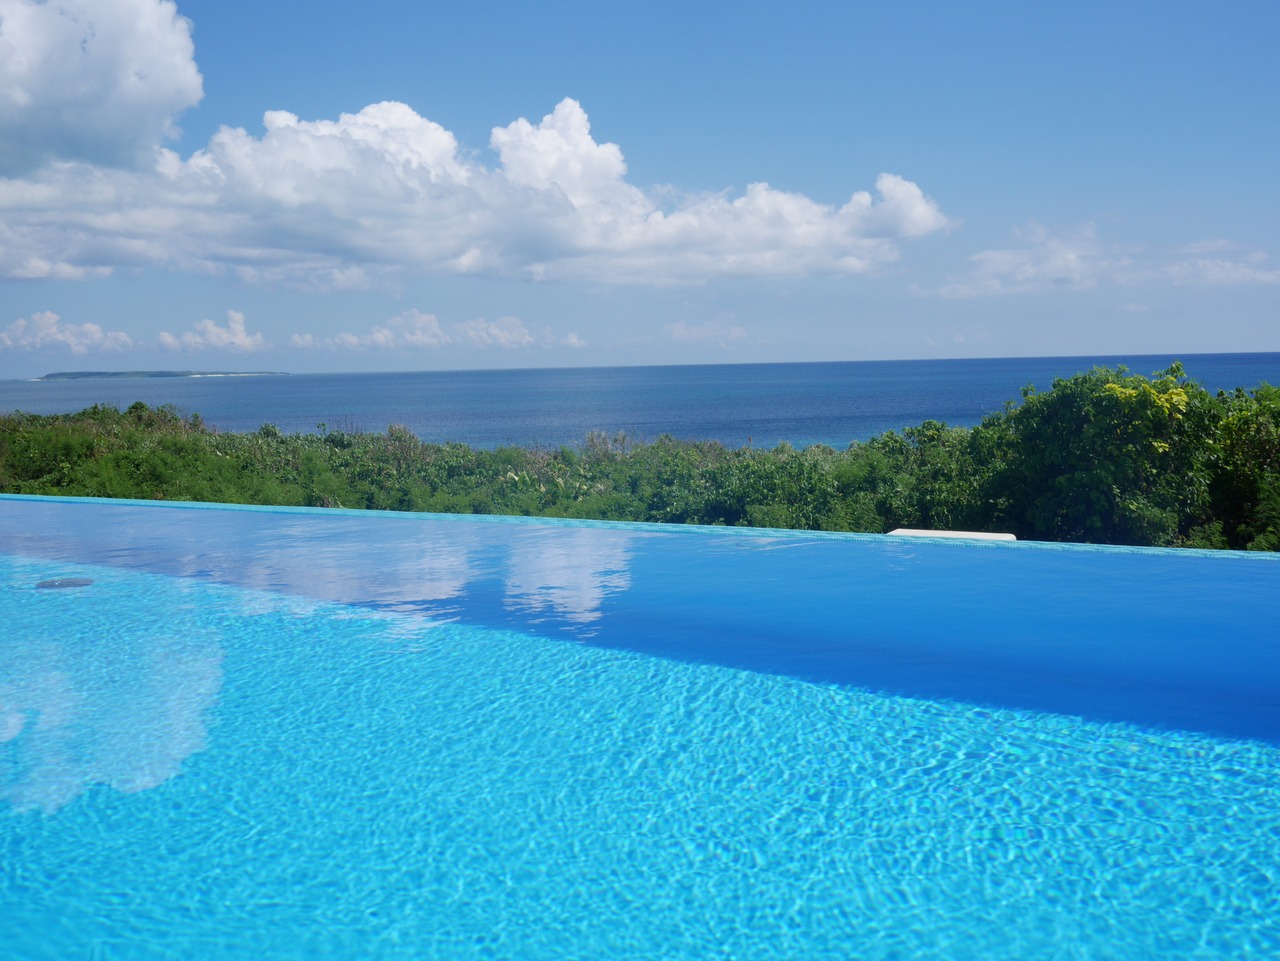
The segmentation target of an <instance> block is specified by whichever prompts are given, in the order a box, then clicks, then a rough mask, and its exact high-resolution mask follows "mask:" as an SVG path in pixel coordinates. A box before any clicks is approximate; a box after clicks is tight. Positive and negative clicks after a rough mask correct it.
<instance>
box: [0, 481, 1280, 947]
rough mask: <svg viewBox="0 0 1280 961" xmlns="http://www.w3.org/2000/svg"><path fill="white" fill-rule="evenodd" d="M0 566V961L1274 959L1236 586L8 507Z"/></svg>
mask: <svg viewBox="0 0 1280 961" xmlns="http://www.w3.org/2000/svg"><path fill="white" fill-rule="evenodd" d="M0 535H2V536H3V538H4V540H3V542H0V547H2V548H3V550H5V551H6V552H7V553H5V554H2V555H0V623H2V624H3V625H4V626H3V640H0V945H3V946H4V947H3V949H2V950H0V953H2V954H3V955H4V956H5V957H6V958H8V957H12V958H15V959H43V958H49V959H54V958H57V959H63V958H93V957H103V958H228V959H235V958H292V957H299V958H303V957H305V958H324V957H330V958H521V959H541V958H653V957H662V958H708V957H725V958H770V959H774V958H852V957H858V958H904V959H905V958H939V959H943V958H945V959H963V958H983V959H989V958H1010V959H1014V958H1017V959H1026V958H1063V959H1074V958H1117V959H1123V958H1134V959H1138V958H1143V959H1147V958H1157V957H1203V958H1232V959H1238V958H1246V957H1259V958H1261V957H1274V956H1277V955H1280V913H1278V912H1277V905H1278V904H1280V746H1278V745H1280V737H1277V736H1276V734H1277V714H1278V713H1280V712H1278V711H1277V706H1276V700H1275V695H1274V693H1269V692H1274V691H1276V690H1277V689H1278V688H1277V684H1276V680H1277V674H1278V673H1280V671H1278V670H1277V659H1276V655H1275V653H1273V648H1274V647H1275V638H1274V637H1273V636H1272V635H1273V633H1274V623H1275V617H1274V615H1275V613H1276V610H1275V607H1276V602H1275V600H1274V598H1275V597H1276V596H1277V594H1276V593H1275V592H1274V591H1275V588H1276V587H1277V586H1278V585H1280V565H1277V564H1276V563H1274V562H1272V561H1270V560H1269V559H1257V558H1244V557H1241V556H1240V555H1222V556H1218V557H1205V556H1203V555H1197V554H1192V553H1189V554H1187V555H1184V556H1174V555H1171V554H1169V553H1166V552H1107V551H1080V550H1056V551H1055V550H1049V549H1037V548H1033V547H1027V546H1021V545H1019V546H1013V547H999V546H964V545H957V544H941V543H934V542H913V543H910V544H907V543H904V542H901V541H890V540H889V539H885V538H821V537H816V538H815V537H803V536H786V535H769V536H759V535H757V536H750V535H739V536H734V535H731V534H724V533H715V532H706V531H703V532H699V531H679V532H664V531H660V530H658V529H655V528H648V527H636V526H623V525H615V526H608V525H598V526H593V525H577V526H575V525H558V524H551V523H524V524H521V523H495V522H487V521H468V520H464V519H425V518H406V517H387V516H385V515H353V514H341V513H332V514H326V513H321V512H305V511H303V512H287V511H274V512H273V511H241V510H211V509H199V510H197V509H173V508H166V507H148V506H139V505H114V504H106V503H96V504H95V503H85V502H75V501H35V500H31V499H21V498H3V499H0ZM77 555H78V557H77ZM1018 571H1021V574H1020V575H1019V577H1014V574H1015V573H1016V572H1018ZM86 581H90V582H91V583H85V582H86ZM1001 582H1003V583H1001ZM1140 582H1143V583H1146V584H1148V587H1147V588H1146V589H1145V591H1142V592H1139V591H1138V590H1137V587H1138V585H1139V583H1140ZM1161 583H1163V584H1164V585H1166V586H1163V587H1162V586H1161ZM41 584H44V585H45V586H43V587H41V586H39V585H41ZM1000 596H1003V597H1005V599H1006V603H1005V604H1004V605H1003V608H1002V609H1000V610H991V609H990V608H991V605H992V602H993V599H994V598H997V597H1000ZM824 598H825V604H826V606H827V609H825V610H818V609H816V608H818V607H819V606H820V605H822V604H823V603H824V600H823V599H824ZM1206 605H1207V606H1208V607H1209V611H1208V612H1207V613H1206V616H1204V617H1202V618H1199V619H1197V617H1196V616H1195V614H1196V612H1197V611H1200V610H1201V609H1202V608H1203V607H1205V606H1206ZM1126 610H1128V611H1130V612H1132V616H1129V617H1125V616H1124V614H1123V612H1124V611H1126ZM646 612H647V613H646ZM770 612H774V613H772V614H771V613H770ZM895 612H896V613H895ZM1175 619H1176V620H1177V621H1179V622H1180V624H1181V632H1180V633H1179V632H1178V630H1177V629H1175V625H1174V624H1173V621H1174V620H1175ZM690 624H692V625H693V626H694V627H693V628H690V627H689V626H688V625H690ZM716 625H720V626H719V627H718V628H717V626H716ZM895 625H897V626H896V627H895ZM717 630H718V631H719V632H720V633H719V634H718V635H716V631H717ZM1001 632H1003V633H1004V634H1006V635H1014V636H1012V637H1011V638H1009V637H1006V638H1005V639H1003V640H1002V639H1000V638H997V637H995V635H996V634H998V633H1001ZM1073 632H1074V633H1073ZM983 633H985V634H986V635H988V640H989V642H990V643H988V644H986V645H981V644H978V645H977V646H978V653H977V654H976V655H975V656H974V657H972V658H969V659H968V660H966V658H965V656H964V655H965V652H966V651H969V652H972V651H973V650H974V646H975V644H977V641H976V640H975V639H976V638H978V637H979V635H980V634H983ZM713 635H716V636H713ZM1073 637H1074V638H1077V641H1076V642H1075V643H1074V644H1073V643H1072V642H1071V639H1072V638H1073ZM957 638H958V640H956V639H957ZM949 639H950V640H949ZM1126 640H1129V641H1131V642H1132V645H1131V649H1132V650H1135V651H1138V652H1139V654H1138V655H1135V656H1133V657H1129V656H1128V655H1126V654H1124V653H1123V645H1124V644H1125V643H1126ZM1001 645H1004V646H1001ZM1037 647H1039V648H1041V649H1040V650H1038V651H1028V649H1035V648H1037ZM1205 649H1209V650H1212V651H1215V652H1216V653H1214V654H1212V655H1211V656H1205V655H1204V654H1203V651H1204V650H1205ZM1020 651H1021V652H1022V653H1021V654H1019V653H1018V652H1020ZM655 652H656V653H655ZM1162 652H1163V656H1162ZM1024 655H1025V656H1024ZM1233 660H1234V661H1243V662H1244V663H1235V664H1233V663H1230V662H1232V661H1233ZM1144 662H1145V663H1144ZM1157 662H1159V663H1157ZM1215 665H1216V666H1215ZM1147 668H1149V675H1150V678H1151V682H1150V684H1149V685H1147V686H1146V688H1145V689H1144V688H1143V685H1142V684H1141V683H1140V682H1139V683H1135V682H1134V680H1133V678H1134V677H1141V676H1142V675H1143V670H1144V669H1147ZM859 670H862V671H865V672H866V676H867V677H869V678H871V679H872V681H874V683H868V684H864V685H860V684H858V683H855V680H856V678H854V677H852V676H850V673H851V672H853V673H856V672H857V671H859ZM1045 675H1048V678H1046V676H1045ZM1108 679H1110V680H1108ZM1126 690H1130V691H1132V697H1129V696H1126V695H1125V693H1124V692H1125V691H1126ZM941 692H947V693H948V694H949V695H958V697H957V696H945V697H944V696H922V693H923V694H938V693H941ZM966 697H967V698H968V700H964V699H961V698H966ZM1055 698H1056V699H1057V700H1055ZM1187 700H1198V701H1199V702H1200V706H1199V708H1197V709H1195V710H1188V709H1186V703H1185V702H1186V701H1187ZM1049 703H1053V704H1055V705H1057V706H1061V707H1064V708H1069V709H1074V710H1075V713H1070V712H1066V713H1061V712H1050V711H1046V710H1042V709H1038V708H1037V707H1036V706H1035V705H1044V704H1049ZM1028 705H1031V706H1028Z"/></svg>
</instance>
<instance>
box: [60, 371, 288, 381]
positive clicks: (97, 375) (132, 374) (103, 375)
mask: <svg viewBox="0 0 1280 961" xmlns="http://www.w3.org/2000/svg"><path fill="white" fill-rule="evenodd" d="M287 376H288V374H286V373H285V372H284V371H279V370H249V371H241V370H63V371H58V372H57V373H54V374H45V375H44V376H43V377H37V378H36V380H104V379H105V380H119V379H121V378H137V377H287Z"/></svg>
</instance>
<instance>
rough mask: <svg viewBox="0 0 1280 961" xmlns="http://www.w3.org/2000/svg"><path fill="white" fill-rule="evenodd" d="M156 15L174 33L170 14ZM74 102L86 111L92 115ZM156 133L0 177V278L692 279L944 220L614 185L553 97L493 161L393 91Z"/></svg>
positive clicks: (824, 259) (803, 266)
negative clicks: (143, 154) (161, 141)
mask: <svg viewBox="0 0 1280 961" xmlns="http://www.w3.org/2000/svg"><path fill="white" fill-rule="evenodd" d="M5 2H13V0H0V3H5ZM133 2H134V3H135V4H136V3H140V2H141V0H133ZM113 3H117V4H123V3H124V0H113ZM21 6H22V8H23V10H24V11H25V10H27V7H28V5H26V4H22V5H21ZM152 7H154V8H155V10H152ZM41 9H43V8H41ZM59 9H61V8H59ZM113 9H114V7H113ZM147 9H148V11H151V12H153V13H155V12H156V11H159V12H160V13H164V12H165V11H166V10H168V7H167V6H166V5H164V4H160V5H156V4H155V3H154V2H153V3H152V4H151V6H149V7H148V8H147ZM168 13H169V14H171V15H172V13H173V11H172V10H168ZM170 19H171V21H172V22H173V24H174V25H175V27H174V28H175V29H176V30H177V32H178V33H179V34H181V37H185V38H186V39H187V40H189V36H188V34H187V33H186V30H187V27H186V23H185V21H182V20H181V19H180V18H178V19H176V20H174V19H173V17H172V16H171V17H170ZM154 32H155V30H154V29H152V30H151V31H150V32H146V36H148V37H152V35H153V34H154ZM135 39H136V38H135ZM152 39H153V42H155V43H158V42H159V41H156V40H155V39H154V37H152ZM193 69H194V68H193ZM195 76H196V77H197V78H198V74H196V75H195ZM177 89H182V87H181V85H180V84H179V85H177ZM196 93H198V91H196V92H195V93H193V92H192V90H191V89H190V88H189V85H188V89H187V92H186V94H184V95H183V96H182V97H176V96H175V97H174V98H173V101H172V103H168V102H166V103H165V104H153V105H152V111H151V114H150V116H151V118H152V120H153V121H154V122H155V123H154V124H153V126H154V125H155V124H159V118H170V119H171V117H172V115H173V112H174V110H176V109H177V108H178V106H180V105H181V104H184V103H188V102H193V97H195V96H196ZM52 96H53V91H52V90H51V89H48V88H47V85H46V88H43V89H41V88H36V89H33V90H32V93H31V95H30V97H29V100H30V106H29V108H27V109H25V110H24V112H23V113H22V114H21V115H20V116H15V117H13V118H11V120H10V130H11V133H12V136H11V137H10V139H11V140H14V141H15V142H17V141H21V140H22V131H23V130H24V129H26V128H28V127H33V126H34V125H35V124H36V122H35V120H34V119H33V118H34V117H35V115H36V113H38V112H39V111H40V109H42V105H43V106H47V105H48V104H47V101H48V100H49V98H50V97H52ZM82 99H85V100H86V105H85V108H84V109H86V110H88V111H97V110H99V109H100V108H101V103H100V102H99V100H95V99H94V98H91V97H88V95H87V94H85V95H84V97H83V98H82ZM167 122H168V121H166V123H167ZM161 132H162V131H161ZM158 136H159V133H157V130H153V129H145V130H143V129H133V130H132V131H129V130H124V131H121V132H119V134H118V137H117V145H120V144H124V143H125V142H126V141H129V142H131V143H132V144H133V145H134V148H136V149H137V150H142V149H144V148H145V149H146V150H150V151H151V153H152V155H153V156H154V157H155V158H156V160H155V162H154V163H153V164H152V165H151V166H150V167H148V168H146V169H126V168H124V167H119V166H116V167H113V166H110V165H109V164H108V163H107V158H106V155H105V153H104V154H103V155H102V156H99V155H98V153H96V152H95V151H94V150H89V149H84V150H66V151H62V152H60V153H59V152H55V151H52V148H51V149H50V150H47V151H44V153H41V154H40V156H41V157H46V158H52V157H55V156H56V157H57V158H59V159H61V160H64V161H68V162H62V163H47V164H44V165H38V166H35V167H30V164H31V163H32V162H34V159H36V155H35V154H32V155H31V156H29V157H27V161H26V166H23V165H18V164H10V166H9V168H8V169H7V170H6V169H3V168H0V223H2V224H4V228H3V230H0V277H5V276H7V277H9V278H19V277H24V276H37V275H39V276H49V277H53V276H61V277H67V278H72V277H79V278H86V279H87V278H90V277H92V276H96V275H101V274H104V273H110V272H112V271H114V270H118V269H121V268H126V267H128V268H136V267H142V266H149V265H163V266H166V267H171V268H176V269H179V270H186V271H195V272H201V273H222V272H228V271H230V272H234V273H235V274H236V275H238V276H239V277H240V278H242V279H244V280H246V281H249V282H254V283H289V284H293V285H302V286H309V287H315V288H322V289H351V288H363V287H370V286H377V285H379V284H386V283H391V282H393V281H394V279H395V276H396V275H398V274H402V273H405V272H412V273H446V274H480V275H486V276H502V277H516V278H527V279H533V280H539V279H585V280H590V281H592V282H602V283H634V284H671V283H696V282H700V281H703V280H706V279H709V278H714V277H720V276H735V275H737V276H759V275H765V276H803V275H811V274H849V273H859V272H863V271H868V270H872V269H874V268H875V267H877V266H878V265H882V264H885V263H889V262H892V261H893V260H895V259H896V258H897V257H898V256H899V246H900V244H901V243H902V242H903V241H906V240H910V239H912V238H918V237H922V236H924V235H926V234H929V233H932V232H934V231H937V230H940V229H942V228H944V227H945V226H946V225H947V223H948V221H947V218H946V217H945V216H944V215H943V214H942V212H941V210H940V209H939V208H938V206H937V204H936V203H935V202H934V201H933V200H931V199H929V198H928V197H926V196H925V194H924V193H923V191H922V190H921V189H920V188H919V187H918V186H917V185H916V184H914V183H912V182H910V181H908V180H905V179H903V178H902V177H899V176H896V175H892V174H883V175H881V176H880V177H879V178H878V179H877V181H876V184H875V195H874V196H873V194H872V193H871V192H868V191H865V190H863V191H857V192H854V193H853V194H852V195H851V197H850V199H849V201H848V202H846V203H845V204H843V205H841V206H833V205H829V204H823V203H820V202H818V201H815V200H813V199H811V198H808V197H806V196H804V195H802V194H796V193H790V192H787V191H783V190H779V189H776V188H774V187H772V186H770V185H768V184H765V183H754V184H750V185H748V186H747V187H746V189H745V191H743V192H742V193H740V194H738V195H734V194H732V193H723V194H713V195H705V194H689V195H680V194H678V193H676V192H674V191H672V190H670V189H669V188H657V189H653V190H648V191H646V190H643V189H641V188H640V187H637V186H635V185H633V184H631V183H629V182H628V181H627V180H626V174H627V166H626V162H625V159H624V157H623V154H622V150H621V148H620V147H619V146H618V145H616V144H612V143H599V142H597V141H596V140H595V139H594V138H593V137H592V135H591V125H590V122H589V120H588V117H587V114H586V111H585V110H584V109H583V108H582V106H581V105H580V104H579V103H578V102H577V101H575V100H572V99H565V100H562V101H561V102H560V103H559V104H558V105H556V106H555V108H554V109H553V110H552V112H551V113H549V114H547V115H546V116H544V117H543V118H541V120H540V121H538V122H537V123H534V122H531V121H529V120H527V119H523V118H521V119H518V120H516V121H515V122H513V123H511V124H508V125H507V126H504V127H497V128H495V129H494V130H493V131H492V137H491V144H490V146H491V147H492V150H493V152H494V155H496V158H497V162H496V163H494V164H486V163H484V162H483V160H482V159H481V158H480V157H479V156H478V155H476V154H473V153H471V152H467V151H464V150H462V149H461V148H460V146H459V143H458V141H457V138H456V137H455V136H454V135H453V134H452V133H451V132H450V131H448V130H446V129H444V128H443V127H441V126H440V125H439V124H437V123H435V122H433V121H431V120H429V119H427V118H425V117H422V116H420V115H419V114H418V113H417V112H416V111H414V110H413V109H412V108H411V107H409V106H407V105H405V104H403V103H395V102H386V103H377V104H372V105H370V106H367V107H365V108H364V109H362V110H360V111H358V112H356V113H351V114H342V115H340V116H339V117H338V118H337V119H334V120H327V119H326V120H303V119H300V118H299V117H297V116H295V115H294V114H291V113H287V112H285V111H280V110H271V111H268V112H267V113H266V114H265V115H264V118H263V129H262V130H261V131H260V132H258V133H251V132H249V131H247V130H243V129H240V128H230V127H224V128H222V129H221V130H219V131H218V132H217V133H216V134H215V135H214V136H213V137H212V138H211V139H210V141H209V143H208V144H207V145H206V146H204V147H203V148H201V149H199V150H196V151H195V152H194V153H192V154H191V155H189V156H186V157H183V156H180V155H179V154H177V153H175V152H174V151H172V150H170V149H167V148H159V149H158V150H157V148H156V147H155V144H156V142H157V138H158ZM130 138H131V139H130ZM37 139H38V138H37ZM24 142H25V141H24ZM24 149H25V148H24ZM27 167H30V169H27ZM6 172H7V173H8V174H9V175H10V176H9V178H8V179H4V177H3V175H4V174H5V173H6ZM494 336H496V335H494Z"/></svg>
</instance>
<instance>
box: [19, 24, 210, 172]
mask: <svg viewBox="0 0 1280 961" xmlns="http://www.w3.org/2000/svg"><path fill="white" fill-rule="evenodd" d="M202 95H203V90H202V81H201V77H200V71H199V70H198V69H197V68H196V63H195V49H194V46H193V45H192V41H191V24H190V22H189V21H187V20H186V19H185V18H183V17H181V16H179V15H178V10H177V7H176V5H175V4H174V3H172V2H171V0H58V2H56V3H46V2H35V0H0V175H6V174H7V175H14V174H22V173H25V172H29V171H31V170H34V169H35V168H37V167H38V166H39V165H41V164H42V163H45V162H46V161H50V160H64V161H67V160H70V161H85V162H88V163H92V164H102V165H107V166H113V165H121V164H124V165H128V164H132V163H134V162H136V161H138V160H139V159H149V158H150V157H151V155H152V153H153V151H154V148H155V147H156V146H157V145H158V144H160V143H161V142H162V141H163V140H164V139H165V138H167V137H169V136H171V135H172V134H173V133H174V127H173V121H174V117H175V116H176V115H177V114H178V113H180V112H181V111H183V110H185V109H187V108H188V107H191V106H194V105H195V104H196V103H198V102H199V101H200V98H201V96H202Z"/></svg>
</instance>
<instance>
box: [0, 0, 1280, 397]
mask: <svg viewBox="0 0 1280 961" xmlns="http://www.w3.org/2000/svg"><path fill="white" fill-rule="evenodd" d="M1277 41H1280V4H1276V3H1273V2H1270V0H1267V2H1254V3H1246V2H1234V3H1233V2H1224V3H1215V4H1212V5H1211V4H1208V3H1200V2H1179V0H1163V2H1129V3H1123V4H1116V3H1114V2H1111V3H1094V2H1077V3H1063V4H1054V5H1048V4H1026V3H1020V2H1019V3H1014V2H1009V3H982V2H977V3H972V4H952V3H941V2H939V3H903V4H896V5H888V4H883V5H870V4H860V3H851V2H845V3H838V4H837V3H805V2H793V3H787V4H782V3H758V2H757V3H734V4H705V5H686V4H676V3H666V2H657V3H648V4H644V5H606V4H600V3H585V2H583V3H563V2H560V3H557V2H547V3H543V4H538V5H532V4H524V3H519V4H516V3H491V4H487V5H474V4H472V5H448V7H447V8H446V6H445V5H436V4H421V3H407V2H405V3H402V2H398V0H389V2H382V3H377V4H371V5H368V7H367V8H366V9H359V10H358V9H356V8H355V7H353V6H352V5H351V4H349V3H342V4H339V3H333V2H309V3H305V4H304V3H295V2H292V0H283V2H273V3H270V4H261V3H252V4H251V3H244V2H240V0H186V2H179V3H178V4H177V5H176V7H175V5H174V4H173V3H170V2H160V0H92V2H88V0H62V2H60V3H57V4H52V3H50V4H36V3H31V2H28V0H0V377H25V376H32V375H37V374H40V373H44V372H46V371H48V370H54V369H144V368H181V369H226V370H263V369H271V370H290V371H298V372H302V371H339V370H427V369H464V368H486V367H533V366H575V365H588V364H589V365H596V364H600V365H608V364H652V363H707V362H711V363H714V362H755V361H774V360H788V361H791V360H794V361H805V360H860V359H877V358H916V357H921V358H927V357H990V356H1030V355H1061V354H1072V355H1075V354H1093V355H1104V354H1115V353H1196V352H1214V351H1250V350H1257V351H1275V350H1280V190H1278V187H1277V181H1278V179H1280V178H1278V176H1277V170H1278V169H1280V164H1277V160H1276V158H1277V157H1280V97H1277V95H1276V94H1277V91H1278V90H1280V61H1278V60H1277V58H1276V57H1275V56H1274V50H1275V46H1276V43H1277Z"/></svg>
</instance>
